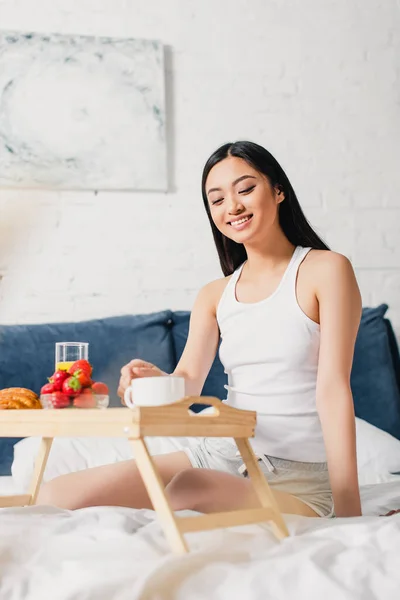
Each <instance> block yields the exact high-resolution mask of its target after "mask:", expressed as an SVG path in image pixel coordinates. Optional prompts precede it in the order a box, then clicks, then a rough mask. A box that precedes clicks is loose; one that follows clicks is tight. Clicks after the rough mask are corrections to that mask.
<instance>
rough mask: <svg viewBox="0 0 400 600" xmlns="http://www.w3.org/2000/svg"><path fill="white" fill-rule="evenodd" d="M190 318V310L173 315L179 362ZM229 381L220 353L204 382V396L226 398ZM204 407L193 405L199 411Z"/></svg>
mask: <svg viewBox="0 0 400 600" xmlns="http://www.w3.org/2000/svg"><path fill="white" fill-rule="evenodd" d="M189 319H190V312H186V311H177V312H174V313H173V315H172V322H173V326H172V338H173V343H174V352H175V360H176V363H178V362H179V359H180V357H181V356H182V353H183V350H184V348H185V344H186V340H187V336H188V331H189ZM226 383H228V378H227V375H226V373H225V371H224V367H223V366H222V363H221V361H220V360H219V356H218V353H217V355H216V357H215V359H214V362H213V364H212V366H211V369H210V371H209V373H208V376H207V379H206V381H205V382H204V386H203V389H202V391H201V395H202V396H215V397H216V398H219V399H220V400H224V399H225V398H226V390H225V387H224V386H225V384H226ZM202 408H204V405H203V404H196V405H193V409H194V410H195V411H196V412H198V411H199V410H201V409H202Z"/></svg>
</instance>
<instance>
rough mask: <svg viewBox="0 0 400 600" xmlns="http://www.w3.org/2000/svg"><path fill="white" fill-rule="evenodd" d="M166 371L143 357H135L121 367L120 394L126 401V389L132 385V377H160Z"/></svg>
mask: <svg viewBox="0 0 400 600" xmlns="http://www.w3.org/2000/svg"><path fill="white" fill-rule="evenodd" d="M160 375H164V373H163V372H162V371H161V370H160V369H159V368H158V367H156V366H155V365H153V364H152V363H150V362H147V361H146V360H142V359H141V358H134V359H133V360H131V361H130V362H129V363H128V364H127V365H125V366H124V367H122V369H121V377H120V380H119V386H118V391H117V393H118V396H119V397H120V398H121V400H122V402H123V403H124V404H125V402H124V394H125V390H126V389H127V388H128V387H129V386H130V384H131V381H132V379H135V378H136V377H159V376H160Z"/></svg>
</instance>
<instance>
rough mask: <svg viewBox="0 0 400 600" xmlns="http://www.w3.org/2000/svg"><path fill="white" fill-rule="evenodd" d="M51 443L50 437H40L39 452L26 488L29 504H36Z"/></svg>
mask: <svg viewBox="0 0 400 600" xmlns="http://www.w3.org/2000/svg"><path fill="white" fill-rule="evenodd" d="M52 443H53V438H52V437H44V438H42V441H41V443H40V448H39V453H38V455H37V457H36V462H35V468H34V471H33V476H32V481H31V484H30V486H29V490H28V494H29V495H30V501H29V504H36V499H37V496H38V493H39V489H40V484H41V483H42V479H43V473H44V470H45V468H46V463H47V459H48V457H49V454H50V450H51V445H52Z"/></svg>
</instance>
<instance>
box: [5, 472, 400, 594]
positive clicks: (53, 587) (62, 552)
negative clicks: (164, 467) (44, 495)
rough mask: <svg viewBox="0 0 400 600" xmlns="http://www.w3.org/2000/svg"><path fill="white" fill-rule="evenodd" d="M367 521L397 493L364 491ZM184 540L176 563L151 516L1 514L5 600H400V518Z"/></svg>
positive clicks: (105, 511)
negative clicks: (280, 533) (281, 535)
mask: <svg viewBox="0 0 400 600" xmlns="http://www.w3.org/2000/svg"><path fill="white" fill-rule="evenodd" d="M362 496H363V505H364V511H365V512H366V511H368V512H371V513H377V514H379V512H381V510H382V511H384V512H386V511H388V510H390V509H392V508H400V483H399V482H395V483H387V484H381V485H377V486H368V487H367V488H363V489H362ZM286 520H287V523H288V526H289V529H290V531H291V534H292V537H290V538H289V539H287V540H284V541H283V542H282V543H278V542H276V540H275V539H274V537H273V536H272V535H271V533H270V531H269V528H268V526H263V525H257V526H256V525H254V526H249V527H241V528H235V529H227V530H217V531H210V532H206V533H201V534H200V533H193V534H190V535H188V536H187V540H188V541H189V543H190V546H191V549H192V553H191V554H189V555H187V556H184V557H175V556H173V555H172V554H171V553H170V551H169V548H168V545H167V543H166V541H165V539H164V536H163V534H162V532H161V530H160V528H159V526H158V524H157V522H156V520H155V516H154V513H153V512H152V511H148V510H132V509H124V508H109V507H100V508H89V509H84V510H80V511H75V512H69V511H64V510H58V509H54V508H47V507H45V508H43V507H29V508H10V509H2V510H0V532H1V535H0V600H6V599H7V600H20V599H24V600H25V599H27V598H28V599H29V600H31V599H32V600H36V599H39V598H41V599H42V598H46V599H47V598H55V599H57V600H78V599H82V600H92V599H93V600H103V599H104V600H111V599H113V600H128V599H129V600H133V599H140V600H161V599H165V600H167V599H168V600H172V599H173V600H200V599H201V600H204V599H205V598H207V599H209V600H226V599H229V600H236V599H239V598H240V599H241V600H268V599H270V598H271V599H272V600H280V599H282V600H292V599H293V600H294V599H296V600H303V599H304V600H305V599H307V600H331V599H332V600H355V599H357V600H358V599H360V600H369V599H371V600H372V599H374V600H376V599H382V600H395V599H396V600H398V598H399V590H400V563H399V560H400V515H397V516H392V517H374V516H371V517H361V518H358V519H307V518H302V517H294V516H287V517H286Z"/></svg>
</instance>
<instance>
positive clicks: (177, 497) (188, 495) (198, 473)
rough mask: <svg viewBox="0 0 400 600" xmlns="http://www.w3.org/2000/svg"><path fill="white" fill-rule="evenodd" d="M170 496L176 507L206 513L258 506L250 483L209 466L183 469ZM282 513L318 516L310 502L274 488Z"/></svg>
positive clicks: (169, 491) (173, 480)
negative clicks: (307, 502) (207, 467)
mask: <svg viewBox="0 0 400 600" xmlns="http://www.w3.org/2000/svg"><path fill="white" fill-rule="evenodd" d="M166 491H167V495H168V497H169V500H170V502H171V506H172V508H173V509H174V510H183V509H191V510H197V511H199V512H204V513H212V512H221V511H229V510H238V509H241V508H242V509H247V508H255V507H256V506H258V505H259V504H258V500H257V496H256V495H255V493H254V491H253V487H252V484H251V482H250V481H249V480H248V479H242V478H240V477H236V476H235V475H231V474H229V473H223V472H222V471H213V470H208V469H187V470H185V471H181V472H180V473H178V474H177V475H175V477H174V478H173V479H172V480H171V482H170V483H169V484H168V485H167V489H166ZM271 491H272V492H273V494H274V496H275V499H276V501H277V503H278V506H279V509H280V511H281V512H282V513H286V514H295V515H303V516H305V517H318V515H317V513H316V512H315V511H313V510H312V508H310V507H309V506H308V505H307V504H305V503H304V502H302V501H301V500H299V499H298V498H296V497H295V496H292V495H291V494H288V493H286V492H281V491H276V490H274V489H272V488H271Z"/></svg>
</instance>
